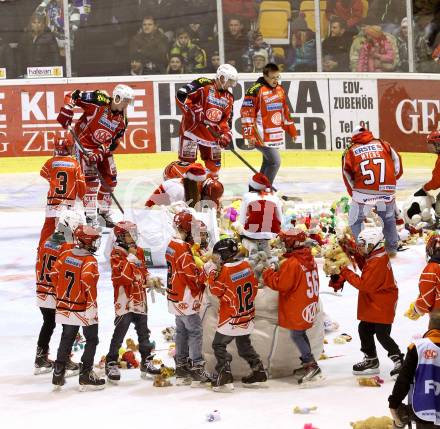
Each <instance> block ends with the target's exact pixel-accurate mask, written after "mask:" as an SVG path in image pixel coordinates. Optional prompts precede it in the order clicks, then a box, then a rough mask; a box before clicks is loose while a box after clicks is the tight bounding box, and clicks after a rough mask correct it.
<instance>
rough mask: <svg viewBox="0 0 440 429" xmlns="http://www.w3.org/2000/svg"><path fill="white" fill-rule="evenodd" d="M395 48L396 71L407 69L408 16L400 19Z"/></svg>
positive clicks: (405, 70)
mask: <svg viewBox="0 0 440 429" xmlns="http://www.w3.org/2000/svg"><path fill="white" fill-rule="evenodd" d="M396 42H397V49H398V51H399V64H398V65H397V71H401V72H407V71H408V18H407V17H406V16H405V18H403V19H402V22H401V24H400V30H399V32H398V33H397V35H396Z"/></svg>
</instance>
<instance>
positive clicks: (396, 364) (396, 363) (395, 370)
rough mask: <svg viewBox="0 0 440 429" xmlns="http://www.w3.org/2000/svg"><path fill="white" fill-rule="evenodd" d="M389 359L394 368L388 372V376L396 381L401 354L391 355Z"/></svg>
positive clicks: (401, 363) (399, 368) (400, 367)
mask: <svg viewBox="0 0 440 429" xmlns="http://www.w3.org/2000/svg"><path fill="white" fill-rule="evenodd" d="M390 359H391V360H392V361H393V362H394V368H393V369H392V370H391V371H390V376H391V377H393V378H394V379H396V378H397V376H398V375H399V373H400V370H401V369H402V365H403V354H400V355H392V356H390Z"/></svg>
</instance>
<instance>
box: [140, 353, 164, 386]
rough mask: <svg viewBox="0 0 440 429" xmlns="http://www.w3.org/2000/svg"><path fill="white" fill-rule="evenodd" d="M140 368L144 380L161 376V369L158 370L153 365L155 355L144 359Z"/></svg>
mask: <svg viewBox="0 0 440 429" xmlns="http://www.w3.org/2000/svg"><path fill="white" fill-rule="evenodd" d="M140 368H141V378H143V379H144V380H145V379H147V378H152V377H154V376H155V375H159V374H160V368H156V367H155V366H154V365H153V355H150V356H148V357H146V358H143V359H142V361H141V367H140Z"/></svg>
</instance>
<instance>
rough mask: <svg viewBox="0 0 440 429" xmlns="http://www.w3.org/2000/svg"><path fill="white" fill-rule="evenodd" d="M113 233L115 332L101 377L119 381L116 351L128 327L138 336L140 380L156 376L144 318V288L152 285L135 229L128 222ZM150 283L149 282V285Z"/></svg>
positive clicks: (111, 260)
mask: <svg viewBox="0 0 440 429" xmlns="http://www.w3.org/2000/svg"><path fill="white" fill-rule="evenodd" d="M113 232H114V234H115V236H116V242H115V244H114V246H113V250H112V252H111V255H110V264H111V268H112V282H113V288H114V302H115V314H116V317H115V330H114V332H113V337H112V340H111V343H110V348H109V351H108V354H107V356H106V359H105V374H106V375H107V378H108V380H109V381H113V382H117V381H119V380H120V378H121V374H120V372H119V367H118V354H119V349H120V347H121V345H122V342H123V341H124V337H125V335H126V334H127V331H128V328H129V327H130V324H131V323H133V324H134V327H135V329H136V332H137V334H138V341H139V352H140V354H141V365H140V369H141V376H142V377H143V378H145V377H146V376H147V374H150V375H157V374H160V369H158V368H155V366H154V365H153V357H154V356H153V355H152V354H151V352H152V350H153V344H152V343H151V342H150V330H149V329H148V317H147V293H146V292H147V289H146V288H147V287H148V285H149V283H150V284H153V279H149V274H148V270H147V265H146V262H145V257H144V251H143V250H142V249H141V248H140V247H138V246H137V244H136V241H137V239H138V231H137V226H136V225H135V224H134V223H132V222H129V221H123V222H118V223H117V224H116V225H115V227H114V229H113ZM149 280H150V282H149Z"/></svg>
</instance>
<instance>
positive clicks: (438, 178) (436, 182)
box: [423, 45, 440, 191]
mask: <svg viewBox="0 0 440 429" xmlns="http://www.w3.org/2000/svg"><path fill="white" fill-rule="evenodd" d="M439 47H440V45H439ZM438 188H440V155H437V160H436V161H435V166H434V168H433V170H432V178H431V180H430V181H429V182H427V183H425V184H424V185H423V189H424V190H425V191H433V190H435V189H438Z"/></svg>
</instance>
